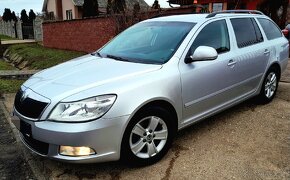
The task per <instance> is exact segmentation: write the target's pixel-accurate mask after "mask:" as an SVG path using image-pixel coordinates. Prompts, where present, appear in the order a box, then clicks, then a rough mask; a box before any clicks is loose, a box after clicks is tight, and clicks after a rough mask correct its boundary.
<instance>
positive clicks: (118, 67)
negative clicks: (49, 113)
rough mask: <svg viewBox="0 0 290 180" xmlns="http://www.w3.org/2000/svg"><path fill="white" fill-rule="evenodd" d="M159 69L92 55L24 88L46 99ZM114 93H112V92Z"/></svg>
mask: <svg viewBox="0 0 290 180" xmlns="http://www.w3.org/2000/svg"><path fill="white" fill-rule="evenodd" d="M161 67H162V65H153V64H141V63H131V62H123V61H117V60H113V59H109V58H100V57H96V56H92V55H86V56H82V57H80V58H77V59H74V60H71V61H68V62H66V63H63V64H60V65H57V66H55V67H52V68H49V69H46V70H44V71H41V72H39V73H37V74H35V75H33V76H32V77H31V78H30V79H29V80H27V81H26V82H25V83H24V85H23V86H24V87H26V88H29V89H31V90H32V91H34V92H36V93H38V94H40V95H42V96H45V97H47V98H49V99H51V98H54V97H56V96H58V97H62V98H66V97H68V96H70V95H72V94H75V93H78V92H81V91H84V90H87V89H90V88H94V87H97V86H101V85H104V84H108V83H114V82H115V81H123V80H125V79H127V78H132V77H136V76H139V75H141V74H144V73H148V72H152V71H156V70H158V69H160V68H161ZM112 93H114V92H112Z"/></svg>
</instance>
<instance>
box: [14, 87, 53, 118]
mask: <svg viewBox="0 0 290 180" xmlns="http://www.w3.org/2000/svg"><path fill="white" fill-rule="evenodd" d="M22 96H23V91H22V90H21V89H20V90H19V91H18V92H17V94H16V96H15V101H14V106H15V109H16V110H17V112H19V113H20V114H21V115H23V116H25V117H28V118H32V119H37V118H39V116H40V115H41V113H42V111H43V110H44V108H45V107H46V106H47V105H48V103H45V102H40V101H37V100H34V99H31V98H29V97H26V98H22Z"/></svg>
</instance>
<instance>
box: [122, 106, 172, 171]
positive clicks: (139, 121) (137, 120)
mask: <svg viewBox="0 0 290 180" xmlns="http://www.w3.org/2000/svg"><path fill="white" fill-rule="evenodd" d="M174 133H175V131H174V127H173V119H172V117H171V114H170V113H169V112H168V111H166V110H165V109H163V108H160V107H150V108H147V109H145V110H143V111H142V112H140V113H138V114H137V115H136V116H135V117H133V119H132V120H131V122H130V123H129V125H128V127H127V129H126V131H125V134H124V137H123V141H122V149H121V159H122V160H123V162H124V163H126V164H129V165H134V166H144V165H150V164H153V163H155V162H157V161H159V160H160V159H161V158H162V157H163V156H164V155H165V154H166V153H167V151H168V149H169V147H170V145H171V144H172V139H173V136H174Z"/></svg>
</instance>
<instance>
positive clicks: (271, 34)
mask: <svg viewBox="0 0 290 180" xmlns="http://www.w3.org/2000/svg"><path fill="white" fill-rule="evenodd" d="M258 21H259V22H260V24H261V26H262V27H263V29H264V32H265V34H266V36H267V39H269V40H271V39H276V38H279V37H282V34H281V31H280V29H279V28H278V27H277V26H276V25H275V24H274V23H273V22H272V21H270V20H268V19H262V18H259V19H258Z"/></svg>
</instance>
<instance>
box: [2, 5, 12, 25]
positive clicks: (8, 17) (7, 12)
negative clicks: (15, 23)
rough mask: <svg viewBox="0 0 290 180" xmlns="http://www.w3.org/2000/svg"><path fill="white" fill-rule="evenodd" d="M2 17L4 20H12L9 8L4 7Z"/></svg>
mask: <svg viewBox="0 0 290 180" xmlns="http://www.w3.org/2000/svg"><path fill="white" fill-rule="evenodd" d="M2 19H3V20H4V21H6V22H7V21H11V20H13V17H12V13H11V10H10V9H8V8H5V9H4V13H3V16H2Z"/></svg>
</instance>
